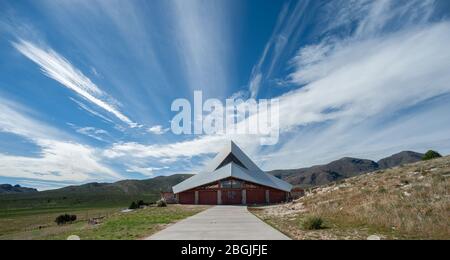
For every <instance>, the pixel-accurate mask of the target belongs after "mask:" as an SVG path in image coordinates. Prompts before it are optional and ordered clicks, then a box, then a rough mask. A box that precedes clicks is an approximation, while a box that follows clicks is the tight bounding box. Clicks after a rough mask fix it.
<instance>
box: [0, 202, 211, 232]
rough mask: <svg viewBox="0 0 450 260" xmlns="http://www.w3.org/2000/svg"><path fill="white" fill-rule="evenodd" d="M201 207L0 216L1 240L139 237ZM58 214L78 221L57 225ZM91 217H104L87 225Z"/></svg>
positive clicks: (200, 209)
mask: <svg viewBox="0 0 450 260" xmlns="http://www.w3.org/2000/svg"><path fill="white" fill-rule="evenodd" d="M203 209H204V207H200V206H181V205H169V207H164V208H159V207H148V208H146V209H140V210H136V211H134V212H129V213H121V212H120V208H103V209H84V210H72V211H60V212H58V213H49V212H47V213H36V214H31V215H22V216H14V217H9V218H8V217H2V218H0V239H38V240H46V239H66V238H67V237H68V236H69V235H77V236H79V237H80V238H81V239H83V240H98V239H105V240H109V239H114V240H116V239H117V240H124V239H126V240H129V239H140V238H145V237H147V236H149V235H151V234H153V233H155V232H157V231H159V230H160V229H162V228H163V227H164V226H165V225H167V224H170V223H173V222H176V221H178V220H181V219H184V218H186V217H188V216H191V215H194V214H196V213H198V212H200V211H202V210H203ZM60 213H62V214H63V213H70V214H76V215H77V217H78V220H77V221H76V222H74V223H72V224H66V225H61V226H58V225H56V223H54V219H55V218H56V216H57V215H59V214H60ZM94 217H95V218H98V217H104V218H103V219H102V220H101V223H100V224H97V225H91V224H89V223H88V219H90V218H94Z"/></svg>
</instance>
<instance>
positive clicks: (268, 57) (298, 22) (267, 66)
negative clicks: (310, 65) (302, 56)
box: [248, 0, 310, 98]
mask: <svg viewBox="0 0 450 260" xmlns="http://www.w3.org/2000/svg"><path fill="white" fill-rule="evenodd" d="M309 2H310V1H309V0H308V1H294V2H288V3H286V4H284V5H283V7H282V9H281V11H280V14H279V15H278V19H277V21H276V24H275V28H274V30H273V32H272V35H271V36H270V38H269V40H268V42H267V43H266V45H265V48H264V50H263V52H262V54H261V57H260V58H259V60H258V62H257V63H256V64H255V66H254V67H253V69H252V72H251V75H250V80H249V83H248V87H249V91H250V93H251V97H252V98H256V97H257V96H258V93H259V90H260V87H261V85H262V84H263V83H264V81H266V80H268V79H270V78H271V76H272V74H273V72H274V70H275V69H276V68H277V67H278V66H280V65H283V64H280V62H281V61H284V59H283V57H284V56H285V55H290V51H292V48H293V47H294V46H295V44H296V42H297V41H298V37H299V36H300V33H301V31H302V30H303V29H304V28H305V26H306V23H305V22H302V20H306V19H307V13H305V10H306V8H307V7H308V6H309ZM284 58H285V57H284Z"/></svg>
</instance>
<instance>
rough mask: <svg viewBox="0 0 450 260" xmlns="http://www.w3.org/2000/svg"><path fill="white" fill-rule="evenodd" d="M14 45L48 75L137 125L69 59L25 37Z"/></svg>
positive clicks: (129, 123)
mask: <svg viewBox="0 0 450 260" xmlns="http://www.w3.org/2000/svg"><path fill="white" fill-rule="evenodd" d="M13 46H14V47H15V48H16V49H17V50H18V51H19V52H21V53H22V54H23V55H25V56H26V57H27V58H29V59H30V60H32V61H34V62H35V63H36V64H38V65H39V66H40V67H41V70H42V71H43V72H44V74H45V75H47V76H48V77H50V78H52V79H54V80H56V81H58V82H59V83H61V84H62V85H63V86H65V87H67V88H68V89H70V90H72V91H74V92H75V93H77V94H78V95H80V96H81V97H82V98H84V99H85V100H87V101H89V102H91V103H92V104H95V105H96V106H98V107H100V108H102V109H104V110H105V111H107V112H109V113H111V114H113V115H114V116H116V117H117V118H118V119H119V120H121V121H123V122H124V123H126V124H128V125H129V126H130V127H136V126H137V125H136V123H134V122H132V121H131V120H130V119H129V118H128V117H127V116H125V115H124V114H123V113H122V112H120V111H119V110H118V109H117V108H116V107H115V105H114V104H113V103H117V102H116V101H114V100H113V99H112V98H110V97H108V96H107V95H106V93H104V92H103V91H102V90H100V89H99V88H98V86H97V85H95V84H94V83H93V82H92V81H91V80H90V79H89V78H88V77H86V76H85V75H84V74H83V73H82V72H81V71H79V70H78V69H76V68H75V67H74V66H73V65H72V64H71V63H70V62H69V61H68V60H66V59H65V58H64V57H62V56H61V55H59V54H58V53H57V52H55V51H54V50H52V49H42V48H39V47H38V46H36V45H34V44H33V43H31V42H29V41H25V40H23V39H20V40H18V42H14V43H13Z"/></svg>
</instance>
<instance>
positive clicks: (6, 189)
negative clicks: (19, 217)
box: [0, 184, 37, 194]
mask: <svg viewBox="0 0 450 260" xmlns="http://www.w3.org/2000/svg"><path fill="white" fill-rule="evenodd" d="M26 192H37V190H36V189H33V188H26V187H21V186H20V185H14V186H13V185H10V184H0V194H12V193H26Z"/></svg>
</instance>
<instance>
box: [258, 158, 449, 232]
mask: <svg viewBox="0 0 450 260" xmlns="http://www.w3.org/2000/svg"><path fill="white" fill-rule="evenodd" d="M253 211H254V213H255V214H256V215H258V216H259V217H260V218H262V219H263V220H265V221H267V222H269V223H270V224H272V225H274V226H275V227H277V228H278V229H280V230H281V231H283V232H284V233H286V234H288V235H289V236H291V237H292V238H295V239H367V238H368V237H371V238H375V239H450V219H449V217H448V216H450V156H447V157H443V158H439V159H434V160H430V161H421V162H418V163H413V164H407V165H404V166H400V167H396V168H391V169H386V170H378V171H375V172H372V173H368V174H364V175H359V176H356V177H352V178H348V179H345V180H341V181H338V182H334V183H332V184H328V185H325V186H321V187H317V188H314V189H311V190H307V193H306V196H305V197H303V198H300V199H298V200H296V201H293V202H291V203H287V204H283V205H277V206H268V207H262V208H255V209H253ZM311 223H312V224H311Z"/></svg>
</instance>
